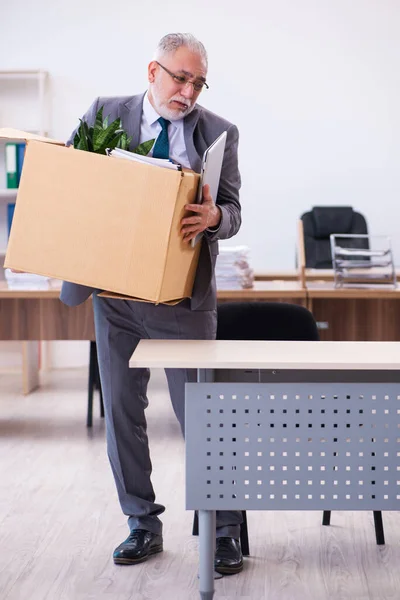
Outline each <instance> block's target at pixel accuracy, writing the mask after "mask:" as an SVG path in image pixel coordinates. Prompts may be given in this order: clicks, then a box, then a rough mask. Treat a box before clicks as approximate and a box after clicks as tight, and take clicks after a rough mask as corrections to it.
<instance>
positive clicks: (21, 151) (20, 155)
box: [17, 142, 26, 185]
mask: <svg viewBox="0 0 400 600" xmlns="http://www.w3.org/2000/svg"><path fill="white" fill-rule="evenodd" d="M25 147H26V144H25V142H22V143H20V144H17V181H18V185H19V182H20V179H21V173H22V166H23V164H24V157H25Z"/></svg>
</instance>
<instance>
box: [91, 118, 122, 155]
mask: <svg viewBox="0 0 400 600" xmlns="http://www.w3.org/2000/svg"><path fill="white" fill-rule="evenodd" d="M117 132H119V133H121V134H122V133H123V129H121V121H120V119H116V120H115V121H114V122H113V123H111V125H109V126H108V127H107V129H102V130H101V131H99V132H98V133H97V135H96V134H95V135H94V139H93V149H94V151H95V152H99V151H102V150H104V152H105V149H106V148H110V147H111V146H110V141H111V140H112V139H113V137H114V136H115V134H116V133H117Z"/></svg>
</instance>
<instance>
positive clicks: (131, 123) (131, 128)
mask: <svg viewBox="0 0 400 600" xmlns="http://www.w3.org/2000/svg"><path fill="white" fill-rule="evenodd" d="M143 99H144V94H140V95H139V96H133V98H131V99H130V100H128V102H126V103H125V104H122V105H121V112H120V114H121V121H122V126H123V128H124V129H125V131H126V132H127V134H128V135H129V136H132V141H131V143H130V144H129V149H130V150H133V149H134V148H136V146H138V145H139V140H140V124H141V121H142V110H143Z"/></svg>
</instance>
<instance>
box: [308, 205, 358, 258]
mask: <svg viewBox="0 0 400 600" xmlns="http://www.w3.org/2000/svg"><path fill="white" fill-rule="evenodd" d="M301 220H302V221H303V227H304V247H305V255H306V267H307V268H311V269H331V268H332V253H331V245H330V237H329V236H330V235H331V233H341V234H368V227H367V222H366V220H365V218H364V217H363V215H362V214H360V213H358V212H355V211H354V210H353V209H352V207H351V206H314V207H313V208H312V210H311V211H309V212H306V213H304V214H302V215H301ZM346 246H347V247H349V248H368V239H367V238H365V239H361V240H360V239H358V240H357V239H356V240H346Z"/></svg>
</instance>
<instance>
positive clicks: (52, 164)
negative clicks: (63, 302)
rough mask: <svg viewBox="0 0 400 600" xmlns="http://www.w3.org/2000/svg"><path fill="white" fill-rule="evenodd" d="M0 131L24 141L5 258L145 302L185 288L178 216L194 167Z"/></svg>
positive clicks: (189, 271)
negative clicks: (154, 162) (168, 166)
mask: <svg viewBox="0 0 400 600" xmlns="http://www.w3.org/2000/svg"><path fill="white" fill-rule="evenodd" d="M0 137H7V138H12V139H26V140H27V142H28V143H27V149H26V154H25V160H24V168H23V172H22V177H21V182H20V188H19V190H18V196H17V203H16V207H15V212H14V218H13V224H12V228H11V234H10V239H9V244H8V248H7V255H6V260H5V267H10V268H13V269H19V270H22V271H26V272H29V273H37V274H39V275H46V276H50V277H54V278H57V279H62V280H64V281H72V282H74V283H81V284H84V285H87V286H91V287H94V288H99V289H103V290H107V291H110V292H113V293H114V294H118V295H120V296H125V297H131V298H133V299H140V300H147V301H149V302H154V303H159V302H171V301H177V300H180V299H182V298H185V297H189V296H190V295H191V292H192V287H193V282H194V277H195V272H196V267H197V262H198V256H199V252H200V244H197V246H196V247H195V248H192V247H191V245H190V244H188V243H184V242H183V241H182V237H181V234H180V222H181V219H182V217H183V216H184V212H185V211H184V206H185V204H187V203H190V202H192V201H194V199H195V197H196V193H197V187H198V183H199V175H198V174H197V173H193V172H192V171H184V172H180V171H175V170H170V169H163V168H160V167H155V166H151V165H146V164H140V163H136V162H134V161H128V160H124V159H120V158H114V157H108V156H101V155H98V154H93V153H90V152H83V151H81V150H74V149H73V148H66V147H65V146H63V145H60V143H59V142H56V141H54V140H52V141H51V142H52V143H47V142H48V141H47V140H46V142H44V141H41V140H43V138H41V140H40V139H39V140H37V139H34V136H33V137H32V136H30V135H29V134H26V133H24V132H15V131H14V132H12V131H11V132H10V130H1V129H0ZM49 141H50V140H49Z"/></svg>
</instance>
